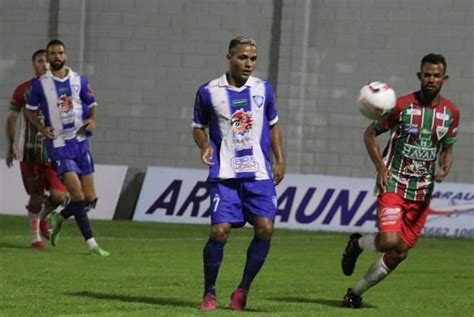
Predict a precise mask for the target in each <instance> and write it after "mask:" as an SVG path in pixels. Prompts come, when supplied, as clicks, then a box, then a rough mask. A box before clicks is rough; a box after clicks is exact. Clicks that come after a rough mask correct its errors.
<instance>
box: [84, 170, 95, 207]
mask: <svg viewBox="0 0 474 317" xmlns="http://www.w3.org/2000/svg"><path fill="white" fill-rule="evenodd" d="M81 183H82V191H83V192H84V201H85V205H86V211H90V210H91V209H94V208H95V206H96V204H97V194H96V192H95V185H94V174H92V173H91V174H88V175H84V176H82V177H81Z"/></svg>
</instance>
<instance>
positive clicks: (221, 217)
mask: <svg viewBox="0 0 474 317" xmlns="http://www.w3.org/2000/svg"><path fill="white" fill-rule="evenodd" d="M239 191H240V182H238V181H236V182H233V181H222V182H215V183H210V192H211V195H210V197H211V209H212V212H211V232H210V234H209V239H208V240H207V242H206V244H205V246H204V249H203V263H204V265H203V268H204V295H203V298H202V302H201V304H200V305H199V308H200V309H201V310H214V309H216V308H217V302H216V281H217V276H218V274H219V269H220V266H221V263H222V259H223V258H224V246H225V244H226V242H227V239H228V238H229V234H230V231H231V228H232V224H239V225H241V224H243V223H244V217H243V215H242V212H241V208H240V206H241V203H240V197H239Z"/></svg>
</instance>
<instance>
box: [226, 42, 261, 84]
mask: <svg viewBox="0 0 474 317" xmlns="http://www.w3.org/2000/svg"><path fill="white" fill-rule="evenodd" d="M227 58H228V59H229V75H230V77H231V78H233V79H234V80H235V81H236V82H238V83H241V84H244V83H245V82H246V81H247V79H248V78H249V76H250V75H251V74H252V72H253V70H254V68H255V64H256V63H257V48H256V47H255V46H252V45H248V44H239V45H237V46H236V47H235V48H234V49H233V50H232V51H231V54H228V55H227Z"/></svg>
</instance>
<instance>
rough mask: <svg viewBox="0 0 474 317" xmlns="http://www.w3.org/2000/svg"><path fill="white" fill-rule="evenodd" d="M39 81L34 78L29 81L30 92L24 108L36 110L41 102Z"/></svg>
mask: <svg viewBox="0 0 474 317" xmlns="http://www.w3.org/2000/svg"><path fill="white" fill-rule="evenodd" d="M41 90H42V88H41V82H40V81H39V80H34V81H33V82H32V83H31V92H30V95H29V96H28V100H27V101H26V106H25V107H26V109H28V110H38V109H39V105H40V103H41Z"/></svg>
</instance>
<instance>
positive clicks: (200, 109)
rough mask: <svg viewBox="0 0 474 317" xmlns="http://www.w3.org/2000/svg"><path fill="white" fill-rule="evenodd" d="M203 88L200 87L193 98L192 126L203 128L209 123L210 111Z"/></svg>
mask: <svg viewBox="0 0 474 317" xmlns="http://www.w3.org/2000/svg"><path fill="white" fill-rule="evenodd" d="M202 90H203V88H200V89H199V90H198V91H197V93H196V98H195V100H194V117H193V123H192V125H191V126H192V127H193V128H205V127H207V126H208V125H209V120H210V117H211V115H210V111H209V105H208V103H207V102H206V98H205V97H204V94H203V92H202Z"/></svg>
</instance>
